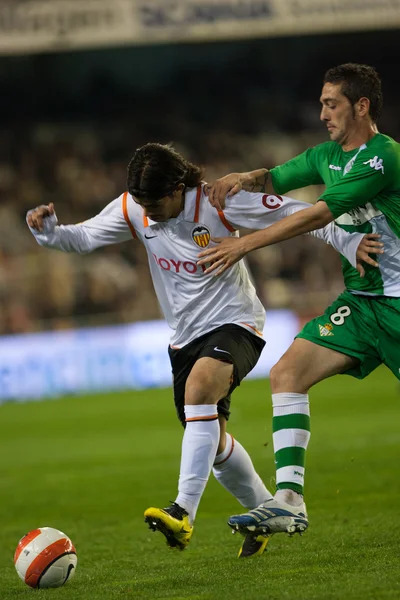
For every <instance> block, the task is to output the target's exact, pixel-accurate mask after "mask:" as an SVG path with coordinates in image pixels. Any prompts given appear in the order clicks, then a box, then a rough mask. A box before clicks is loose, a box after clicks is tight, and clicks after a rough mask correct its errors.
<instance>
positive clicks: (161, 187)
mask: <svg viewBox="0 0 400 600" xmlns="http://www.w3.org/2000/svg"><path fill="white" fill-rule="evenodd" d="M202 176H203V172H202V169H201V168H200V167H198V166H197V165H195V164H193V163H191V162H190V161H188V160H186V158H184V157H183V156H182V155H181V154H179V152H177V151H176V150H175V149H174V148H172V146H171V145H170V144H167V145H164V144H156V143H150V144H145V145H144V146H142V147H141V148H138V149H137V150H136V152H135V154H134V155H133V158H132V160H131V161H130V163H129V165H128V179H127V185H128V191H129V193H130V194H131V195H132V196H135V197H137V198H139V199H144V200H147V201H149V202H153V201H157V200H159V199H160V198H164V197H165V196H170V195H171V194H173V192H174V191H175V190H176V188H177V187H178V185H179V184H180V183H183V184H184V186H185V187H189V188H192V187H196V186H197V185H199V183H201V180H202Z"/></svg>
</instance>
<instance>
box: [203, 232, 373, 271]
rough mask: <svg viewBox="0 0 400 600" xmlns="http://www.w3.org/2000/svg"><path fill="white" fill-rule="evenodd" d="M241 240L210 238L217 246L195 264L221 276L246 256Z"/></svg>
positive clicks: (205, 252)
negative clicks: (204, 266)
mask: <svg viewBox="0 0 400 600" xmlns="http://www.w3.org/2000/svg"><path fill="white" fill-rule="evenodd" d="M243 239H244V238H237V237H223V238H211V240H212V241H213V242H215V243H217V244H218V245H217V246H214V247H213V248H208V249H207V250H203V252H200V254H199V258H200V259H201V260H199V261H197V264H199V265H210V266H209V267H207V269H206V270H205V271H204V273H206V274H207V273H212V272H213V271H216V273H214V275H215V276H218V275H222V273H224V272H225V271H226V270H227V269H229V267H231V266H232V265H234V264H235V263H236V262H238V261H239V260H240V259H241V258H243V256H244V255H245V254H246V252H247V251H246V247H245V245H244V243H243ZM360 245H361V244H360ZM210 263H211V264H210ZM217 269H218V270H217Z"/></svg>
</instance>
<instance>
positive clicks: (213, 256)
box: [199, 202, 333, 275]
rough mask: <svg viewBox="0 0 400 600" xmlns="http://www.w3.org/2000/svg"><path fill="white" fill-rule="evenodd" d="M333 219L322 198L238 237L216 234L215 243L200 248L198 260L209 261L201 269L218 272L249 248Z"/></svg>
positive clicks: (300, 232)
mask: <svg viewBox="0 0 400 600" xmlns="http://www.w3.org/2000/svg"><path fill="white" fill-rule="evenodd" d="M331 221H333V215H332V213H331V211H330V210H329V208H328V206H327V204H326V203H325V202H317V204H315V205H314V206H310V208H306V209H304V210H299V211H298V212H295V213H294V214H291V215H289V216H287V217H284V218H283V219H281V220H280V221H278V222H276V223H274V224H273V225H271V226H270V227H267V228H266V229H261V230H260V231H256V232H254V233H250V234H249V235H246V236H244V237H242V238H217V239H215V240H214V241H217V242H218V246H214V247H212V248H209V249H207V250H204V251H203V252H201V253H200V254H199V257H201V260H200V261H199V264H205V263H208V262H210V261H213V262H212V264H211V266H210V267H208V268H207V270H206V271H205V273H211V272H212V271H216V270H217V269H218V273H217V274H218V275H222V273H223V272H224V271H226V269H229V267H231V266H232V265H233V264H235V262H238V261H239V260H240V259H241V258H243V257H244V256H245V255H246V254H248V253H249V252H252V251H253V250H257V249H258V248H263V247H264V246H271V245H272V244H277V243H278V242H282V241H283V240H288V239H290V238H292V237H297V236H298V235H302V234H303V233H309V232H310V231H313V230H314V229H320V228H321V227H325V225H327V224H328V223H330V222H331Z"/></svg>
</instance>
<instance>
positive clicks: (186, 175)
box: [27, 144, 369, 557]
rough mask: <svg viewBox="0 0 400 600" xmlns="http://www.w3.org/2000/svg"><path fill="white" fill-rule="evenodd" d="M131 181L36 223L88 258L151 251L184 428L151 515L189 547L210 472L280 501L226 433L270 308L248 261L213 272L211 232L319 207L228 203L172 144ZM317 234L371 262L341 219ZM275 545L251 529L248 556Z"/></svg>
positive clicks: (253, 199)
mask: <svg viewBox="0 0 400 600" xmlns="http://www.w3.org/2000/svg"><path fill="white" fill-rule="evenodd" d="M127 183H128V185H127V187H128V191H127V192H125V193H124V194H122V195H121V196H120V197H118V198H116V199H115V200H113V201H112V202H111V203H110V204H108V206H106V207H105V208H104V210H102V211H101V212H100V213H99V214H98V215H97V216H95V217H93V218H91V219H89V220H87V221H84V222H83V223H79V224H77V225H66V226H64V225H61V226H58V225H57V223H58V221H57V217H56V214H55V211H54V205H53V204H50V205H49V206H40V207H38V208H36V209H33V210H31V211H29V212H28V214H27V223H28V225H29V227H30V230H31V232H32V233H33V235H34V236H35V238H36V240H37V242H38V243H39V244H40V245H41V246H45V247H47V248H54V249H58V250H61V251H64V252H78V253H82V254H84V253H86V252H91V251H92V250H95V249H96V248H99V247H101V246H106V245H108V244H115V243H118V242H123V241H126V240H130V239H134V240H139V241H141V242H142V243H143V244H144V246H145V248H146V251H147V254H148V260H149V267H150V271H151V275H152V279H153V284H154V288H155V291H156V294H157V297H158V300H159V303H160V305H161V308H162V311H163V313H164V315H165V318H166V320H167V322H168V324H169V326H170V327H171V331H172V334H171V341H170V346H169V349H168V351H169V356H170V360H171V365H172V372H173V386H174V400H175V406H176V410H177V414H178V417H179V419H180V421H181V422H182V424H183V426H184V428H185V431H184V435H183V441H182V453H181V465H180V475H179V484H178V495H177V497H176V500H175V502H173V503H172V504H171V505H170V506H168V507H167V508H164V509H160V508H154V507H152V508H148V509H147V510H146V511H145V520H146V522H147V523H148V524H149V526H150V528H151V529H154V530H158V531H160V532H162V533H163V534H164V535H165V537H166V539H167V544H168V545H169V546H171V547H176V548H179V549H181V550H183V549H184V548H186V546H187V545H188V543H189V541H190V538H191V536H192V532H193V522H194V520H195V516H196V512H197V509H198V506H199V503H200V499H201V496H202V494H203V491H204V489H205V486H206V483H207V481H208V478H209V476H210V473H211V471H213V473H214V475H215V477H216V479H217V480H218V481H219V482H220V483H221V484H222V485H223V486H224V487H225V488H226V489H227V490H228V491H229V492H230V493H232V494H233V495H234V496H235V498H236V499H237V500H238V501H239V502H240V504H241V505H242V506H244V507H246V508H249V509H252V508H255V507H256V506H258V505H259V504H261V503H262V502H265V501H266V500H268V499H270V498H271V497H272V495H271V494H270V492H269V491H268V490H267V489H266V487H265V485H264V483H263V482H262V480H261V478H260V477H259V475H258V474H257V473H256V471H255V469H254V466H253V464H252V461H251V459H250V456H249V455H248V453H247V452H246V450H245V449H244V448H243V446H242V445H241V444H240V443H239V442H238V441H237V440H236V439H234V438H233V437H232V436H231V435H230V434H228V433H227V431H226V424H227V420H228V418H229V408H230V397H231V393H232V391H233V390H234V389H235V388H236V387H237V386H238V385H239V384H240V382H241V380H242V379H243V378H244V377H245V376H246V375H247V373H249V372H250V371H251V370H252V369H253V367H254V366H255V364H256V363H257V361H258V358H259V356H260V354H261V351H262V349H263V347H264V344H265V342H264V341H263V339H262V331H263V326H264V319H265V310H264V308H263V306H262V304H261V302H260V300H259V299H258V297H257V295H256V292H255V289H254V286H253V284H252V283H251V281H250V278H249V275H248V272H247V269H246V266H245V264H244V263H243V261H240V262H239V263H237V264H235V265H233V266H232V268H231V269H229V270H227V271H226V272H225V273H224V275H223V276H222V277H219V278H216V277H214V276H213V275H205V273H204V271H205V269H206V267H205V266H200V265H198V254H199V252H200V251H201V249H203V248H206V247H207V246H210V245H212V244H213V242H212V240H211V238H212V237H220V236H226V235H232V236H235V235H238V234H237V233H236V229H237V228H239V227H246V228H248V229H263V228H265V227H268V226H269V225H272V224H273V223H274V222H276V221H278V220H280V219H282V218H284V217H285V216H287V215H289V214H292V213H294V212H296V211H298V210H302V209H304V208H307V207H308V206H309V205H308V204H306V203H303V202H299V201H296V200H293V199H291V198H288V197H285V196H282V197H281V196H277V195H267V194H261V193H249V192H245V191H241V192H240V193H238V194H237V195H236V196H234V197H233V198H231V200H230V202H229V204H228V207H227V209H226V210H225V211H217V210H216V209H215V208H213V207H212V206H211V205H210V203H209V202H208V199H207V197H206V195H205V194H204V190H203V182H202V172H201V169H200V168H199V167H197V166H196V165H194V164H192V163H190V162H189V161H187V160H186V159H185V158H184V157H183V156H181V155H180V154H178V153H177V152H176V151H175V150H174V149H173V148H172V147H170V146H164V145H161V144H146V145H145V146H143V147H141V148H139V149H138V150H136V152H135V154H134V156H133V158H132V160H131V162H130V164H129V167H128V180H127ZM312 235H314V236H315V237H318V238H320V239H322V240H323V241H325V242H326V243H328V244H331V245H332V246H333V247H334V248H335V249H336V250H337V251H338V252H341V253H342V254H343V255H344V256H345V257H346V258H347V259H348V260H349V261H350V262H351V264H352V265H353V266H356V264H357V260H363V261H367V262H368V261H369V256H368V247H366V246H365V245H364V243H365V241H364V236H363V234H348V233H347V232H345V231H343V230H342V229H340V228H338V227H337V226H336V225H335V224H334V223H330V224H329V225H327V226H326V227H324V228H322V229H319V230H317V231H314V232H312ZM366 239H368V238H366ZM166 493H167V491H166ZM267 541H268V538H267V537H263V536H252V535H251V534H249V535H248V536H246V538H245V540H244V542H243V545H242V547H241V549H240V552H239V556H242V557H244V556H254V555H259V554H262V552H263V551H264V549H265V547H266V544H267Z"/></svg>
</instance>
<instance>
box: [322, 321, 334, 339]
mask: <svg viewBox="0 0 400 600" xmlns="http://www.w3.org/2000/svg"><path fill="white" fill-rule="evenodd" d="M318 327H319V335H320V336H321V337H326V336H328V335H334V334H333V333H332V329H333V327H332V325H331V324H330V323H325V325H318Z"/></svg>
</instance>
